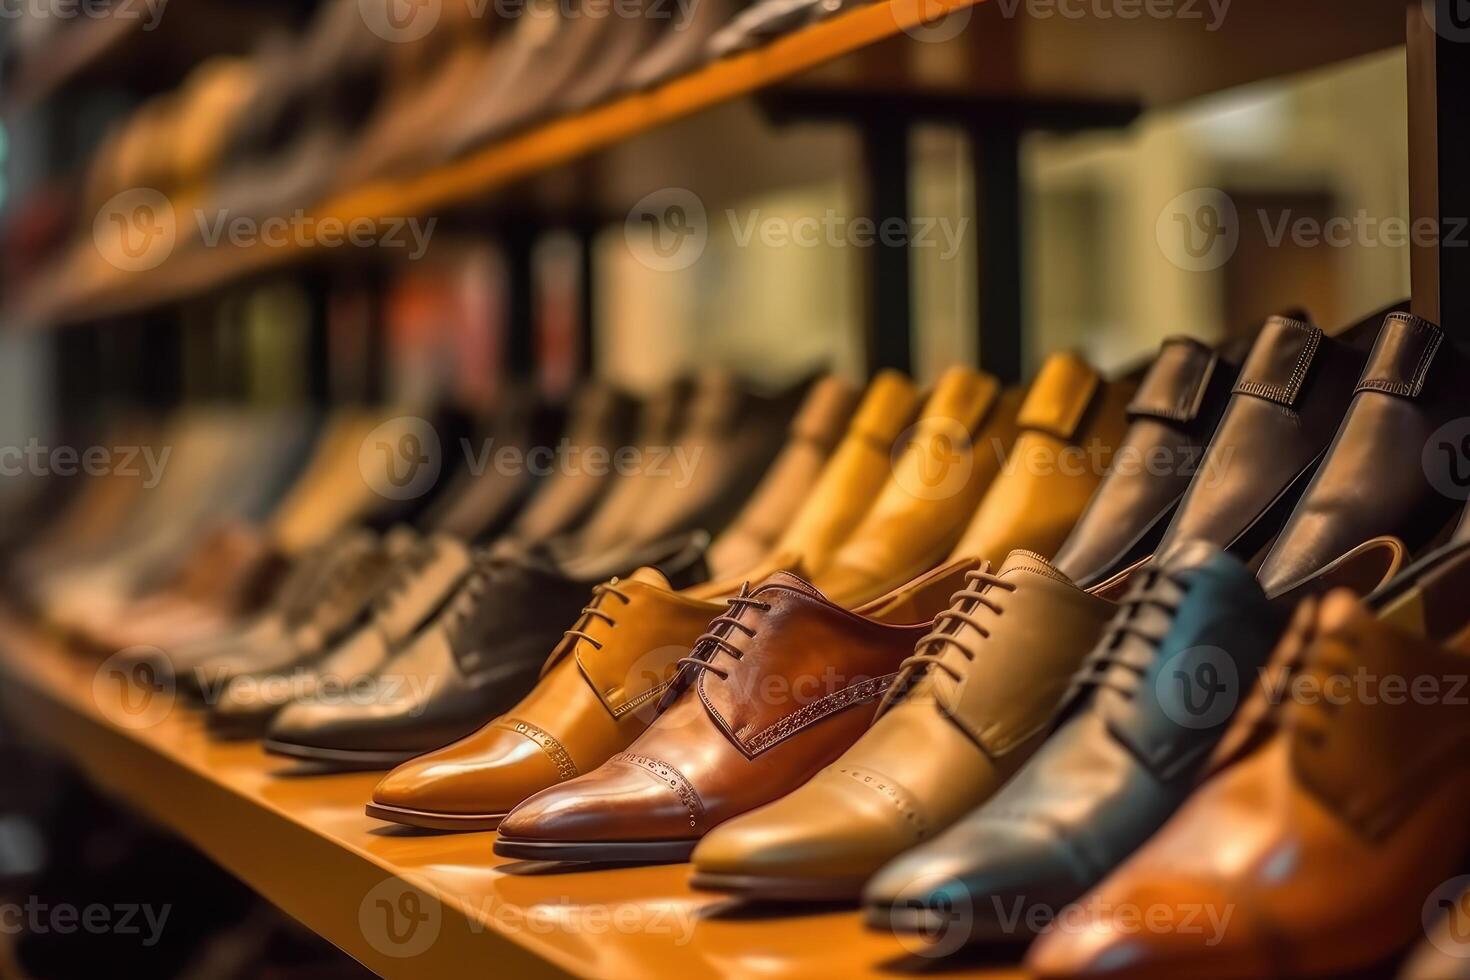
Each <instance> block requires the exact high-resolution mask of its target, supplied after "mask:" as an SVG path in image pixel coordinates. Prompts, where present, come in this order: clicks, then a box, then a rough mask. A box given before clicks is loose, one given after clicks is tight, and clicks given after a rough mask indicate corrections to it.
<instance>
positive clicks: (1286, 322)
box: [1156, 317, 1365, 566]
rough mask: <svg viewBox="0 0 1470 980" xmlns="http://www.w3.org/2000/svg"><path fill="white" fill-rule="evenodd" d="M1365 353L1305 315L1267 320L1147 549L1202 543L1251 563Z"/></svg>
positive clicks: (1292, 499) (1297, 489)
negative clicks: (1172, 510) (1174, 505)
mask: <svg viewBox="0 0 1470 980" xmlns="http://www.w3.org/2000/svg"><path fill="white" fill-rule="evenodd" d="M1364 360H1365V357H1364V355H1363V353H1362V352H1361V351H1359V350H1357V349H1355V348H1353V347H1350V346H1348V345H1347V344H1345V343H1343V342H1342V341H1339V340H1336V339H1334V338H1332V337H1328V336H1326V335H1325V334H1323V333H1322V331H1321V330H1320V329H1318V328H1317V327H1314V326H1312V325H1311V324H1309V323H1306V322H1304V321H1301V320H1293V319H1289V318H1287V317H1272V318H1270V319H1269V320H1267V322H1266V325H1265V326H1264V327H1262V329H1261V332H1260V334H1259V335H1258V336H1257V337H1256V342H1255V343H1254V344H1253V345H1251V350H1250V353H1249V354H1248V355H1247V356H1246V359H1245V363H1244V364H1243V365H1242V366H1241V370H1240V376H1239V378H1238V379H1237V381H1236V383H1235V388H1234V392H1233V395H1232V397H1231V399H1230V404H1229V405H1228V406H1226V408H1225V415H1224V417H1223V418H1222V419H1221V420H1220V424H1219V427H1218V428H1217V429H1216V430H1215V435H1214V438H1213V439H1212V440H1211V441H1210V447H1209V449H1208V450H1207V451H1206V452H1205V458H1204V461H1203V462H1202V463H1201V465H1200V470H1199V473H1198V474H1197V475H1196V476H1195V478H1194V480H1193V481H1192V482H1191V483H1190V485H1189V489H1188V490H1187V491H1186V492H1185V494H1184V499H1183V500H1182V501H1181V502H1180V504H1179V509H1178V511H1177V513H1176V514H1175V515H1174V519H1173V520H1172V521H1171V522H1170V524H1169V528H1168V530H1167V531H1165V532H1164V536H1163V539H1162V540H1161V541H1160V542H1159V545H1158V548H1157V549H1156V552H1157V553H1158V554H1163V553H1165V552H1167V550H1168V549H1169V548H1171V547H1173V546H1174V544H1175V543H1176V542H1181V541H1193V540H1199V541H1208V542H1210V543H1212V544H1216V545H1219V546H1220V547H1222V548H1225V549H1226V550H1228V551H1230V552H1232V553H1234V554H1237V555H1239V556H1240V557H1241V558H1242V559H1243V560H1245V561H1246V563H1247V564H1251V565H1253V566H1255V565H1257V564H1259V559H1260V557H1261V555H1262V553H1263V552H1264V551H1265V549H1266V548H1267V546H1268V545H1269V544H1270V542H1271V541H1272V540H1273V539H1274V538H1275V536H1276V534H1277V532H1278V531H1279V530H1280V528H1281V526H1282V524H1284V523H1285V521H1286V518H1287V516H1288V515H1289V514H1290V512H1291V508H1292V506H1293V505H1294V504H1295V503H1296V501H1297V500H1298V499H1299V498H1300V497H1301V494H1302V492H1303V491H1304V490H1305V489H1306V486H1307V483H1308V481H1309V480H1310V479H1311V476H1312V474H1313V473H1314V472H1315V471H1316V468H1317V466H1318V464H1319V463H1320V462H1321V460H1322V457H1323V455H1324V454H1325V452H1326V450H1327V446H1328V445H1329V443H1330V442H1331V441H1332V436H1333V434H1334V433H1335V432H1336V431H1337V427H1338V423H1339V422H1341V421H1342V417H1343V414H1344V413H1345V412H1346V410H1347V406H1348V402H1349V401H1350V400H1351V399H1352V393H1353V388H1354V387H1355V385H1356V381H1357V377H1358V375H1359V374H1360V373H1361V371H1362V367H1363V363H1364ZM1354 543H1356V542H1354ZM1333 557H1336V556H1333Z"/></svg>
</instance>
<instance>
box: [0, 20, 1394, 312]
mask: <svg viewBox="0 0 1470 980" xmlns="http://www.w3.org/2000/svg"><path fill="white" fill-rule="evenodd" d="M1414 7H1415V5H1414V4H1410V5H1409V7H1408V9H1409V14H1408V16H1414V13H1413V8H1414ZM1405 9H1406V8H1405V6H1404V5H1403V4H1401V3H1392V2H1390V3H1385V2H1383V0H1293V2H1291V3H1285V4H1283V3H1278V2H1275V0H1233V2H1226V0H1172V2H1163V3H1151V4H1139V3H1135V2H1132V0H1112V3H1111V5H1109V4H1108V3H1103V4H1098V3H1096V2H1094V0H882V2H879V3H876V4H874V5H871V6H867V7H861V8H858V9H856V10H853V11H851V12H849V13H845V14H842V15H840V16H838V17H835V18H832V19H831V20H829V21H825V22H822V23H818V24H815V25H813V26H810V27H807V28H805V29H803V30H801V31H798V32H796V33H794V34H791V35H788V36H785V37H782V38H779V39H777V40H776V41H774V42H773V43H771V44H769V45H767V46H766V47H763V48H760V49H757V50H754V51H750V52H747V53H744V54H741V55H738V56H736V57H733V58H729V59H725V60H722V61H718V62H714V63H711V64H709V65H706V66H705V67H703V68H701V69H698V70H697V71H694V72H692V73H690V74H689V75H687V76H684V77H682V78H678V79H675V80H673V81H670V82H668V83H666V84H665V85H663V86H661V87H659V88H657V89H655V90H652V91H650V92H645V93H638V94H632V95H627V96H623V97H621V98H618V99H616V100H614V101H612V102H610V103H607V104H604V105H602V106H599V107H595V108H592V109H589V110H587V111H584V112H580V113H577V114H574V115H570V116H566V117H562V118H558V119H555V120H552V121H550V122H547V123H545V124H543V125H541V126H539V127H536V128H533V129H531V130H529V131H526V132H523V133H521V134H519V135H515V136H512V137H510V138H508V139H505V140H502V141H500V142H496V143H493V144H491V145H488V146H486V147H483V148H481V149H480V150H478V151H475V152H472V153H470V154H468V155H467V156H465V157H463V158H461V159H459V160H456V161H454V162H451V163H449V164H446V165H442V166H439V167H436V168H434V169H432V170H430V171H429V172H426V173H423V174H421V175H418V176H415V177H413V178H410V179H407V180H400V181H383V182H379V183H374V184H371V185H368V186H362V187H357V188H351V189H348V190H346V191H344V192H343V193H340V194H338V195H335V196H333V197H331V198H330V199H328V200H326V201H324V202H323V203H322V204H320V206H318V207H316V208H314V209H312V210H311V213H310V215H309V217H310V218H311V219H322V218H336V219H340V220H342V221H350V220H353V219H361V218H366V219H374V220H376V219H384V218H388V217H390V216H392V217H396V218H406V217H411V216H416V215H427V214H431V213H434V212H438V211H442V210H444V209H446V208H450V207H453V206H456V205H461V204H464V203H467V202H474V201H480V200H485V199H487V198H489V197H490V196H491V195H493V194H495V193H496V192H498V191H502V190H504V189H506V188H508V187H511V186H519V185H522V184H524V183H525V182H526V181H527V180H528V179H530V178H533V177H537V176H539V175H546V174H553V173H555V172H557V171H559V170H562V169H564V168H566V167H567V165H568V164H572V163H574V162H576V161H580V160H585V159H587V158H591V157H594V156H596V155H598V154H603V153H607V152H610V151H614V150H616V151H622V150H624V149H625V148H627V147H630V146H638V145H644V144H646V145H649V146H657V145H658V142H657V134H658V133H659V132H660V131H661V130H667V128H668V127H669V124H671V123H673V122H674V121H676V120H679V119H681V118H685V117H689V116H692V115H695V114H697V113H701V112H704V111H706V110H710V109H712V108H713V107H715V106H717V105H720V104H723V103H728V102H730V101H731V100H733V99H736V98H738V97H740V96H743V95H750V94H753V93H759V92H762V91H765V90H771V89H773V87H775V86H778V85H779V84H780V83H783V82H787V81H789V80H791V79H794V78H799V79H800V82H801V85H802V86H803V87H804V88H806V89H812V88H816V89H832V90H842V91H844V92H846V93H849V94H850V95H856V96H857V97H858V98H862V97H863V95H864V93H871V94H872V96H873V98H874V100H875V103H876V101H878V100H881V99H890V100H891V99H892V97H893V96H894V94H895V93H903V95H904V97H921V98H922V97H925V96H937V97H942V98H946V99H949V100H950V101H951V103H952V102H953V101H954V100H956V99H959V100H965V99H974V100H986V101H987V102H988V103H989V105H990V107H991V109H992V110H993V107H994V105H995V104H996V103H997V102H1002V103H1004V102H1008V101H1014V102H1017V103H1022V102H1028V101H1029V102H1036V101H1048V100H1070V101H1073V102H1076V101H1079V100H1081V101H1087V102H1093V103H1102V104H1108V105H1122V104H1126V105H1131V106H1167V105H1171V104H1175V103H1178V102H1181V101H1184V100H1187V99H1190V98H1194V97H1197V96H1200V95H1203V94H1206V93H1209V92H1213V91H1218V90H1221V89H1225V88H1230V87H1233V86H1237V85H1241V84H1244V83H1247V82H1251V81H1255V80H1260V79H1264V78H1270V77H1274V76H1279V75H1284V74H1289V73H1293V72H1300V71H1304V70H1308V69H1312V68H1316V67H1320V66H1323V65H1327V64H1331V63H1334V62H1337V61H1341V60H1344V59H1348V58H1352V57H1356V56H1359V55H1364V54H1368V53H1371V52H1374V51H1379V50H1383V49H1385V48H1388V47H1392V46H1394V45H1396V44H1400V43H1402V42H1403V39H1404V36H1405V21H1404V18H1405ZM1151 12H1153V13H1151ZM944 14H950V15H951V16H950V17H949V19H948V20H946V21H943V22H941V23H940V24H939V26H938V28H937V29H936V28H931V29H929V30H931V31H937V33H928V32H926V29H925V28H924V26H923V25H924V24H926V23H929V22H933V21H936V20H939V18H940V17H941V16H942V15H944ZM1160 14H1168V16H1161V15H1160ZM775 94H776V95H779V90H778V91H777V92H776V93H775ZM688 142H689V143H691V144H693V143H696V142H697V141H688ZM665 145H666V144H665ZM681 152H684V153H689V154H691V159H693V158H694V156H697V153H698V147H697V146H686V147H685V149H684V150H683V151H681ZM721 162H728V161H721ZM690 169H694V168H690ZM304 251H307V249H306V248H305V247H303V246H301V245H300V244H298V243H292V244H289V245H275V246H272V245H265V244H257V245H256V246H254V247H249V248H245V247H239V246H234V245H229V244H225V243H220V244H217V245H215V246H213V247H209V248H205V247H203V246H201V245H199V244H198V243H197V242H193V241H186V240H182V239H181V241H180V242H179V243H178V244H177V245H176V246H175V247H174V249H173V251H172V252H171V253H170V254H169V256H168V258H167V260H166V261H165V262H164V263H163V264H162V265H160V266H159V267H157V268H153V269H150V270H148V271H146V272H128V271H123V270H120V269H118V268H116V267H114V266H113V265H111V264H109V263H108V262H107V261H105V260H104V259H103V257H102V255H101V254H100V253H99V252H98V250H97V248H96V247H95V246H94V245H93V242H92V236H91V235H90V234H87V235H84V236H83V237H82V238H81V240H79V241H78V242H76V243H75V244H74V246H73V247H72V249H71V251H70V253H69V254H67V255H65V256H63V258H62V259H61V260H60V261H59V262H58V263H57V264H56V265H55V266H54V267H53V268H51V269H50V270H49V271H48V272H46V273H43V274H42V275H40V276H38V277H37V281H36V282H34V283H33V286H32V288H31V289H29V290H28V291H27V293H26V295H24V296H23V297H20V299H19V302H17V303H16V304H15V305H14V306H12V307H11V309H10V310H9V311H8V312H7V315H6V318H5V319H6V321H7V322H19V323H25V324H33V325H45V324H50V323H55V322H59V321H68V320H78V319H85V318H90V317H96V316H104V315H109V314H115V313H124V312H130V311H136V310H139V309H143V308H147V307H150V306H154V305H157V304H160V303H164V302H169V301H173V300H177V299H181V298H185V297H188V296H191V295H194V294H196V293H198V292H200V291H202V290H204V289H207V288H209V287H211V286H216V285H220V284H224V283H227V282H230V281H233V280H235V279H237V278H239V277H241V276H244V275H248V274H251V273H254V272H258V271H261V270H264V269H268V268H271V267H274V266H278V265H281V264H284V263H287V262H290V261H292V260H293V259H296V258H299V257H300V256H301V254H302V253H303V252H304Z"/></svg>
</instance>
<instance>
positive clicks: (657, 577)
mask: <svg viewBox="0 0 1470 980" xmlns="http://www.w3.org/2000/svg"><path fill="white" fill-rule="evenodd" d="M624 581H627V582H641V583H643V584H644V585H651V586H653V587H654V588H656V589H663V590H665V591H668V592H672V591H673V590H674V587H673V586H672V585H670V584H669V579H668V577H667V576H666V575H664V573H663V572H661V571H659V570H658V569H657V568H654V567H653V566H652V565H644V566H643V567H642V568H640V569H638V570H637V571H635V572H634V573H633V574H632V575H629V576H628V577H627V578H626V579H625V580H624Z"/></svg>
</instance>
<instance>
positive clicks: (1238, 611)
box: [864, 542, 1283, 942]
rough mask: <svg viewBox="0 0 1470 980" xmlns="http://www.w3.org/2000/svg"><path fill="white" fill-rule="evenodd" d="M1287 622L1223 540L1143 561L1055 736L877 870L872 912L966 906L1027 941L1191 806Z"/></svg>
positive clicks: (877, 920)
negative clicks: (1221, 545) (933, 833)
mask: <svg viewBox="0 0 1470 980" xmlns="http://www.w3.org/2000/svg"><path fill="white" fill-rule="evenodd" d="M1282 625H1283V623H1282V622H1281V621H1280V617H1279V615H1278V612H1277V611H1276V610H1274V609H1273V608H1272V607H1271V606H1270V605H1269V604H1268V603H1267V601H1266V597H1265V595H1264V593H1263V592H1262V591H1261V588H1260V586H1259V585H1258V584H1257V583H1256V581H1255V579H1254V578H1253V577H1252V576H1251V574H1250V571H1249V570H1248V569H1247V568H1246V567H1245V566H1244V565H1243V564H1242V563H1241V562H1240V561H1239V560H1238V559H1236V558H1234V557H1232V556H1230V555H1228V554H1226V553H1224V552H1222V551H1220V550H1219V549H1218V548H1216V547H1214V546H1213V545H1208V544H1205V543H1203V542H1188V543H1185V544H1182V545H1181V546H1179V547H1178V548H1176V549H1175V550H1174V552H1173V553H1172V555H1171V556H1169V558H1168V559H1167V560H1162V559H1155V560H1154V561H1153V562H1151V563H1149V564H1148V565H1145V566H1144V568H1143V570H1142V572H1141V573H1140V574H1139V575H1137V576H1135V577H1134V579H1133V582H1132V585H1131V587H1130V589H1129V592H1128V595H1127V597H1126V598H1125V599H1124V601H1123V603H1122V605H1121V606H1120V607H1119V610H1118V612H1117V614H1116V615H1115V616H1114V618H1113V621H1112V623H1111V624H1110V625H1109V627H1108V630H1107V632H1106V634H1105V635H1104V637H1103V639H1102V640H1101V642H1099V643H1098V645H1097V647H1096V648H1095V649H1094V650H1093V651H1092V652H1091V653H1090V654H1089V655H1088V657H1087V659H1086V660H1085V661H1084V662H1083V665H1082V667H1081V669H1080V670H1079V671H1078V672H1077V675H1076V677H1075V678H1074V680H1073V683H1072V687H1071V690H1070V691H1069V692H1068V694H1067V697H1066V698H1065V699H1064V700H1063V702H1062V708H1061V710H1060V712H1059V713H1058V715H1057V718H1058V725H1059V727H1058V728H1057V729H1056V730H1055V731H1054V733H1053V734H1052V735H1051V737H1050V738H1049V739H1048V740H1047V742H1046V744H1044V745H1043V746H1042V747H1041V750H1040V751H1039V752H1037V754H1036V755H1035V756H1034V757H1033V758H1032V759H1031V760H1030V761H1029V762H1028V763H1027V764H1026V765H1025V766H1024V767H1023V768H1022V769H1021V771H1020V772H1019V773H1017V774H1016V775H1015V777H1013V778H1012V780H1011V781H1010V782H1009V783H1007V784H1006V785H1005V786H1004V787H1002V788H1001V790H1000V792H999V793H997V794H996V795H995V796H993V797H992V798H991V799H990V800H989V801H987V802H986V803H985V804H984V805H982V806H981V807H980V808H979V809H977V810H975V811H974V812H972V813H971V814H970V815H969V816H967V817H966V818H965V819H964V820H962V821H961V822H960V823H958V824H956V825H955V826H954V827H952V828H951V829H950V830H948V831H946V832H945V833H943V834H941V835H939V836H938V837H936V838H935V839H934V840H933V841H931V842H929V843H928V844H925V845H923V846H922V847H919V848H918V849H916V850H913V851H910V852H909V853H907V854H905V855H904V856H902V857H900V858H898V859H897V860H895V861H894V862H892V863H891V864H889V865H888V866H887V867H886V868H884V869H883V870H882V871H880V872H879V873H878V875H877V876H876V877H875V878H874V879H873V880H872V881H871V882H870V883H869V885H868V888H867V891H866V893H865V895H864V902H865V904H866V905H867V908H868V913H869V919H870V922H871V923H872V924H874V925H882V926H887V927H891V928H895V929H899V930H904V931H929V930H932V929H933V928H936V927H949V928H954V927H955V926H954V925H953V923H954V922H955V921H957V920H956V919H955V918H954V917H953V914H952V913H953V910H954V909H956V908H964V909H968V910H969V912H970V913H971V914H972V916H973V929H972V931H971V933H970V934H969V936H968V937H967V938H969V939H972V940H986V941H1008V940H1014V941H1022V942H1024V941H1027V940H1029V939H1030V938H1031V935H1032V932H1031V929H1032V928H1034V927H1035V926H1036V925H1038V924H1042V923H1044V922H1045V921H1046V920H1047V919H1048V918H1049V917H1050V916H1051V915H1054V914H1055V913H1056V912H1057V911H1058V910H1060V909H1061V908H1062V907H1063V906H1065V905H1067V904H1068V903H1070V902H1072V901H1073V900H1075V899H1077V898H1078V897H1080V896H1081V895H1083V894H1084V893H1085V892H1087V891H1088V890H1089V889H1090V888H1091V887H1092V886H1093V885H1094V884H1095V883H1097V882H1098V881H1100V880H1102V878H1103V877H1104V876H1105V875H1107V874H1108V873H1109V872H1110V871H1111V870H1112V869H1113V868H1114V867H1115V866H1117V865H1118V864H1119V863H1120V862H1121V861H1123V859H1124V858H1126V857H1127V856H1128V855H1129V854H1130V853H1132V851H1133V850H1134V849H1135V848H1137V847H1138V846H1139V845H1140V844H1142V843H1143V842H1144V841H1145V840H1147V839H1148V838H1149V837H1150V836H1151V835H1152V834H1153V833H1154V831H1155V830H1157V829H1158V828H1159V827H1160V826H1161V825H1162V824H1163V823H1164V821H1165V820H1166V819H1167V818H1168V817H1169V815H1170V814H1171V813H1172V812H1173V811H1174V810H1175V809H1176V808H1177V807H1178V806H1179V805H1180V804H1181V803H1183V802H1184V799H1185V797H1186V796H1187V795H1188V794H1189V793H1190V791H1191V790H1192V789H1193V787H1194V785H1195V781H1196V776H1197V775H1198V774H1199V772H1200V771H1201V769H1202V767H1203V766H1204V765H1205V763H1206V762H1207V760H1208V759H1209V756H1210V753H1211V751H1212V750H1213V749H1214V747H1215V745H1216V743H1217V742H1218V741H1219V739H1220V737H1221V736H1222V735H1223V734H1224V732H1225V729H1226V726H1227V724H1228V722H1229V721H1230V719H1231V717H1232V716H1233V714H1234V712H1235V709H1236V707H1238V705H1239V703H1240V701H1241V700H1242V696H1243V695H1244V693H1245V692H1246V691H1247V690H1249V689H1250V685H1253V684H1254V682H1255V679H1256V677H1257V675H1258V672H1259V671H1260V670H1261V669H1262V668H1263V667H1264V666H1265V664H1266V661H1267V658H1268V656H1269V655H1270V653H1271V648H1272V645H1273V644H1274V643H1275V641H1276V639H1277V636H1278V635H1279V633H1280V631H1281V627H1282ZM944 916H949V918H948V919H945V918H944ZM958 921H960V922H964V920H963V919H961V920H958ZM951 939H952V936H950V935H949V934H946V936H945V940H946V942H948V941H950V940H951Z"/></svg>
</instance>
